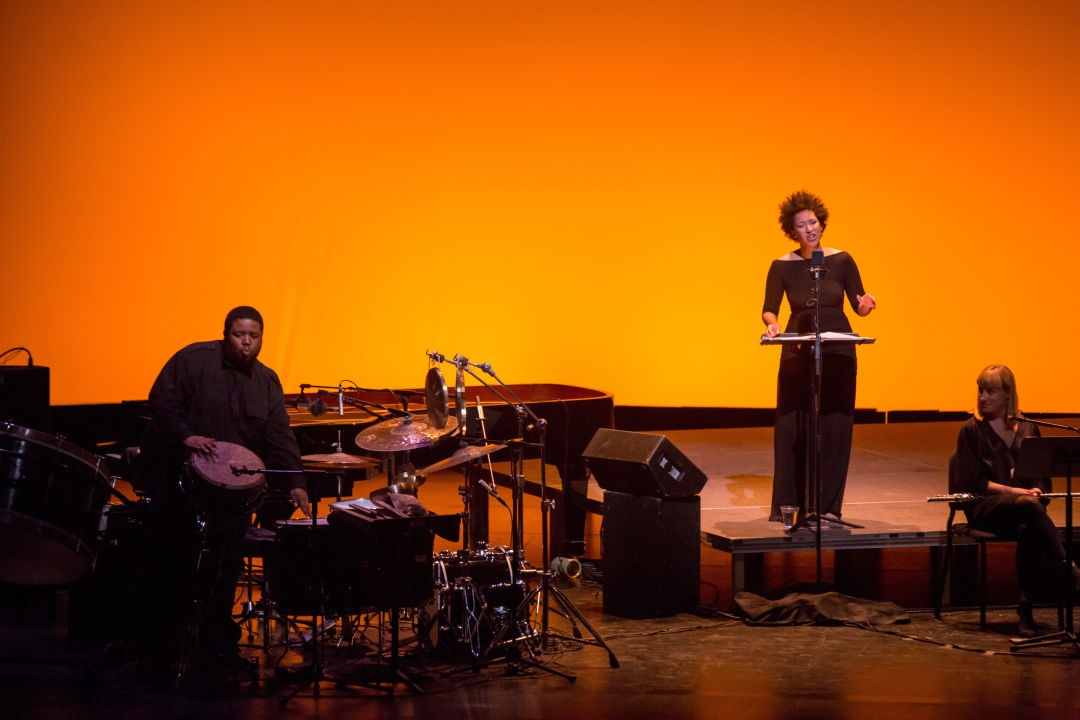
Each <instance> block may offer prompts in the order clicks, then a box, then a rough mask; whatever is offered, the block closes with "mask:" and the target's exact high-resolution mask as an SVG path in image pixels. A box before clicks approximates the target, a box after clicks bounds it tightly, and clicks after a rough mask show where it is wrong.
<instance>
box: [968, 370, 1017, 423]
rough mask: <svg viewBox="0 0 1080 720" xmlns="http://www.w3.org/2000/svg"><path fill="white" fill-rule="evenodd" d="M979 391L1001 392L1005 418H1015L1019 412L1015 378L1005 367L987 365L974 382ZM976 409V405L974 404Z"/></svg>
mask: <svg viewBox="0 0 1080 720" xmlns="http://www.w3.org/2000/svg"><path fill="white" fill-rule="evenodd" d="M975 382H976V384H977V385H978V386H979V390H980V391H982V390H1002V391H1004V392H1005V394H1006V395H1007V396H1008V397H1006V398H1005V417H1010V418H1011V417H1015V416H1016V413H1018V412H1019V411H1020V396H1019V395H1018V394H1017V393H1016V378H1015V377H1013V372H1012V370H1010V369H1009V368H1008V367H1006V366H1005V365H987V366H986V367H984V368H983V371H982V372H981V373H979V379H978V380H976V381H975ZM976 407H978V403H976Z"/></svg>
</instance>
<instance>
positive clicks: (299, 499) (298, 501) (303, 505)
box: [289, 488, 311, 518]
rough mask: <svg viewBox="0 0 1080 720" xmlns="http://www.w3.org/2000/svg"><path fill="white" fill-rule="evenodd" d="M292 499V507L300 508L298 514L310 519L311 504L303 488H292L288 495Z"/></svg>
mask: <svg viewBox="0 0 1080 720" xmlns="http://www.w3.org/2000/svg"><path fill="white" fill-rule="evenodd" d="M289 496H290V497H291V498H292V501H293V505H294V506H295V507H298V508H300V512H301V513H303V515H304V517H306V518H309V517H311V502H310V501H309V500H308V496H307V490H305V489H304V488H293V489H292V491H291V492H290V493H289Z"/></svg>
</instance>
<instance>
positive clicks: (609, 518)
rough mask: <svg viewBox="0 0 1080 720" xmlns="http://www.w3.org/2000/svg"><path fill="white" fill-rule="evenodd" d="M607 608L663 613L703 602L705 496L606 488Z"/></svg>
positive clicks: (641, 614) (640, 614) (642, 614)
mask: <svg viewBox="0 0 1080 720" xmlns="http://www.w3.org/2000/svg"><path fill="white" fill-rule="evenodd" d="M601 536H602V539H603V544H604V553H603V564H604V565H603V566H604V612H606V613H609V614H611V615H619V616H622V617H630V618H648V617H662V616H665V615H674V614H675V613H680V612H687V611H690V610H694V609H695V608H696V607H697V606H698V593H699V590H698V586H699V584H700V582H699V581H700V577H701V498H700V497H697V496H694V497H688V498H667V499H661V498H656V497H643V496H635V495H628V494H626V493H620V492H612V491H608V492H605V493H604V524H603V527H602V529H601Z"/></svg>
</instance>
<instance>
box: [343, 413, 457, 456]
mask: <svg viewBox="0 0 1080 720" xmlns="http://www.w3.org/2000/svg"><path fill="white" fill-rule="evenodd" d="M456 429H457V419H456V418H452V417H451V418H447V419H446V427H444V428H442V429H440V428H437V427H435V426H434V424H433V423H432V421H431V419H430V418H428V416H427V413H417V414H416V415H410V416H409V417H403V418H394V419H393V420H384V421H383V422H381V423H378V424H376V425H372V426H371V427H369V428H367V429H365V430H362V431H360V434H359V435H357V436H356V444H357V445H358V446H359V447H362V448H363V449H365V450H367V451H368V452H401V451H403V450H416V449H417V448H422V447H427V446H429V445H432V444H434V443H435V441H436V440H438V439H439V438H441V437H443V436H444V435H449V434H450V433H452V432H453V431H454V430H456Z"/></svg>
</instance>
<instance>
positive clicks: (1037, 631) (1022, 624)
mask: <svg viewBox="0 0 1080 720" xmlns="http://www.w3.org/2000/svg"><path fill="white" fill-rule="evenodd" d="M1016 614H1017V616H1018V617H1019V620H1020V621H1019V623H1018V627H1017V631H1016V634H1017V635H1019V636H1020V637H1022V638H1033V637H1036V636H1038V635H1045V634H1046V633H1047V632H1049V631H1050V628H1049V626H1047V625H1042V624H1041V623H1037V622H1035V616H1034V615H1032V613H1031V603H1028V602H1022V603H1020V604H1019V605H1017V606H1016Z"/></svg>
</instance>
